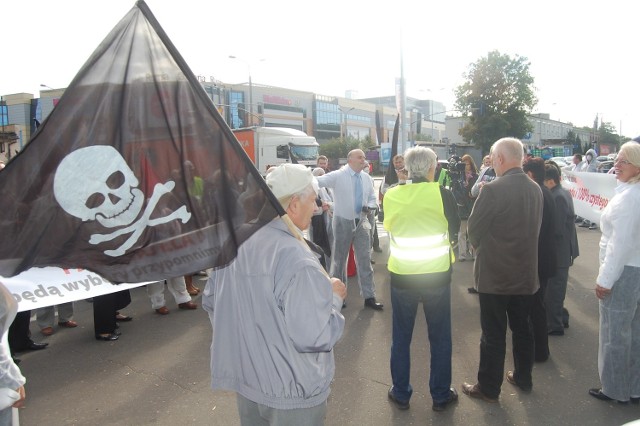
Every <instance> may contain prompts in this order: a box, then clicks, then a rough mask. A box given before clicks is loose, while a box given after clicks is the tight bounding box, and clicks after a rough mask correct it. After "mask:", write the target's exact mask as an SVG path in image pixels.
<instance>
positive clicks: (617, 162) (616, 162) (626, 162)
mask: <svg viewBox="0 0 640 426" xmlns="http://www.w3.org/2000/svg"><path fill="white" fill-rule="evenodd" d="M614 163H615V164H621V165H629V164H631V163H630V162H628V161H627V160H616V161H614Z"/></svg>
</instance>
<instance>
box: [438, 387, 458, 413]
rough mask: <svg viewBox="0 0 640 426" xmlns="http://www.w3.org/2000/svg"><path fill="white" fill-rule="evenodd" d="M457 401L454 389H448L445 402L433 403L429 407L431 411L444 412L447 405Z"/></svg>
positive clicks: (456, 393)
mask: <svg viewBox="0 0 640 426" xmlns="http://www.w3.org/2000/svg"><path fill="white" fill-rule="evenodd" d="M457 400H458V392H457V391H456V390H455V389H454V388H450V389H449V397H448V398H447V399H446V400H445V401H442V402H435V401H433V405H432V406H431V409H432V410H433V411H444V410H445V409H446V408H447V405H449V404H451V403H452V402H455V401H457Z"/></svg>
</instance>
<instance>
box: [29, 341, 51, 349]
mask: <svg viewBox="0 0 640 426" xmlns="http://www.w3.org/2000/svg"><path fill="white" fill-rule="evenodd" d="M47 346H49V344H48V343H36V342H34V341H33V340H31V341H30V342H29V343H27V346H26V347H25V350H29V351H39V350H41V349H44V348H46V347H47Z"/></svg>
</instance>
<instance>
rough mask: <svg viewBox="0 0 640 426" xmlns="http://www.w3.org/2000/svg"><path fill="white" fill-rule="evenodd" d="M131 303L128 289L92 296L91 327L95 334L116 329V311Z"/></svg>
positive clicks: (111, 331)
mask: <svg viewBox="0 0 640 426" xmlns="http://www.w3.org/2000/svg"><path fill="white" fill-rule="evenodd" d="M129 303H131V293H129V290H122V291H118V292H115V293H110V294H105V295H102V296H96V297H94V298H93V329H94V332H95V334H107V333H113V332H114V331H115V330H116V312H117V311H118V310H120V309H123V308H124V307H126V306H128V305H129Z"/></svg>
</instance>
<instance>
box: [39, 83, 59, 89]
mask: <svg viewBox="0 0 640 426" xmlns="http://www.w3.org/2000/svg"><path fill="white" fill-rule="evenodd" d="M40 87H44V88H45V89H49V90H56V89H54V88H53V87H50V86H47V85H46V84H41V85H40Z"/></svg>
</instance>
